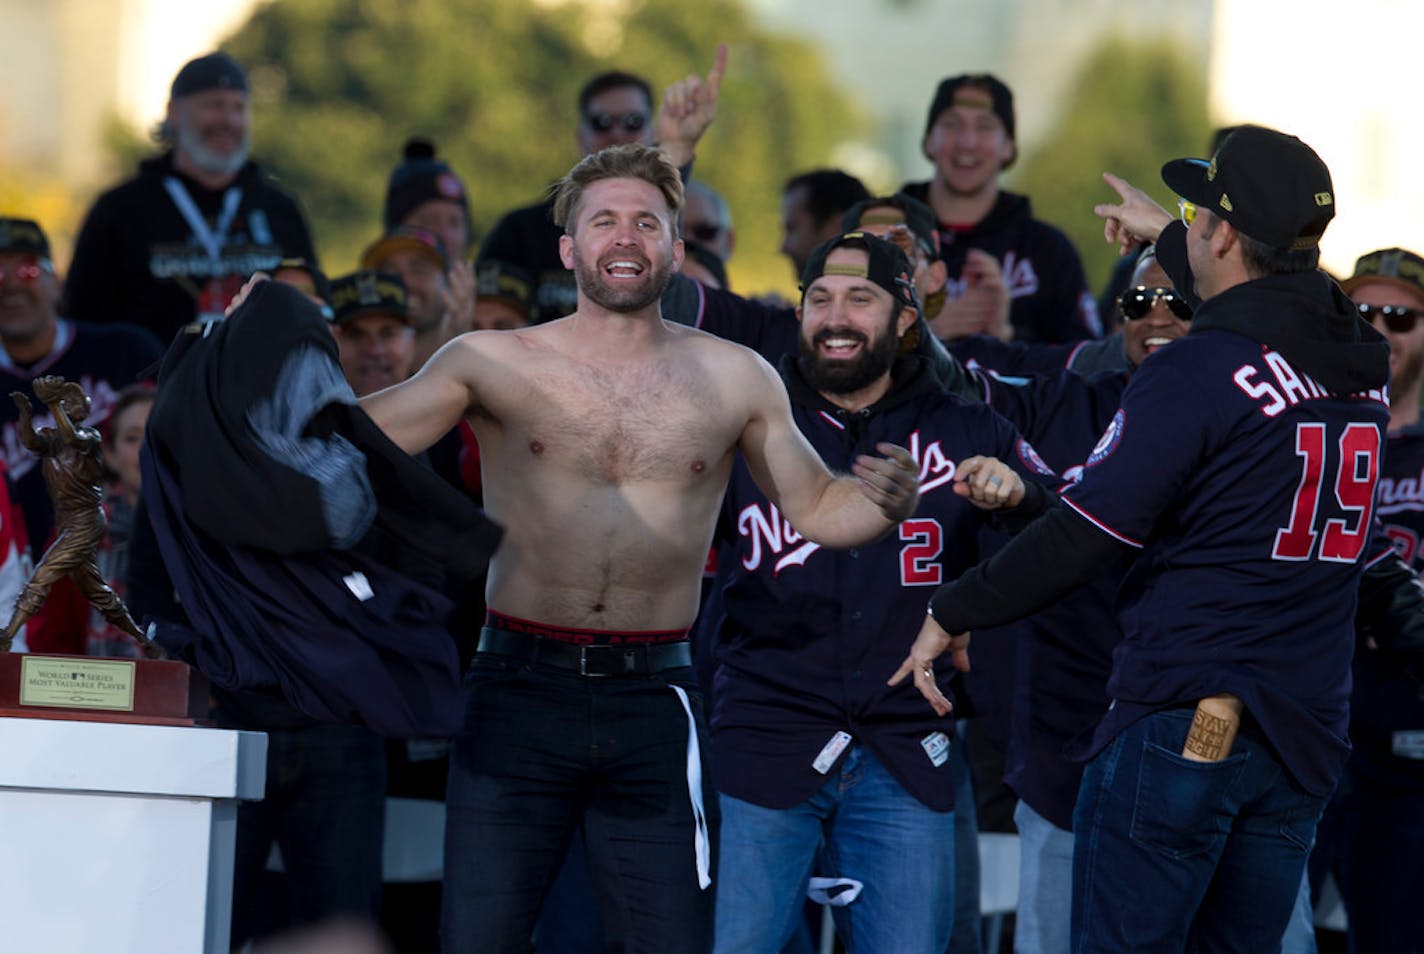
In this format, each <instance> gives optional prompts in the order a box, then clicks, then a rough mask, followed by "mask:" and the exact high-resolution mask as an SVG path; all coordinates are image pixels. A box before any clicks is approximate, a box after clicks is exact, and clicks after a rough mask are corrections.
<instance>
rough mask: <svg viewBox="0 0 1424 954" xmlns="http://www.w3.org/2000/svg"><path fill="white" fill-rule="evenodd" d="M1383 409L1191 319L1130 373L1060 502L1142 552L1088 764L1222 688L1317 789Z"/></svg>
mask: <svg viewBox="0 0 1424 954" xmlns="http://www.w3.org/2000/svg"><path fill="white" fill-rule="evenodd" d="M1302 281H1304V280H1302ZM1248 294H1249V293H1248ZM1257 320H1258V321H1259V320H1260V319H1259V318H1258V319H1257ZM1376 337H1377V336H1376ZM1345 347H1346V345H1344V344H1341V345H1339V346H1338V348H1340V349H1344V348H1345ZM1387 403H1388V402H1387V397H1386V395H1385V393H1384V391H1383V389H1380V390H1374V391H1368V392H1362V393H1359V394H1353V395H1344V396H1337V395H1332V394H1330V393H1328V392H1327V391H1326V390H1325V389H1324V388H1323V387H1322V386H1321V385H1320V384H1318V383H1316V381H1315V380H1313V379H1312V378H1310V377H1309V376H1307V375H1306V374H1304V373H1303V372H1301V371H1299V370H1298V369H1297V368H1296V367H1294V366H1293V365H1292V364H1291V363H1290V362H1288V361H1287V360H1286V359H1285V358H1284V357H1283V356H1282V355H1281V354H1280V353H1279V352H1277V351H1275V350H1272V349H1271V348H1269V347H1267V346H1265V345H1263V344H1260V343H1258V342H1256V341H1253V340H1251V339H1249V338H1247V337H1245V336H1244V335H1241V334H1236V333H1234V332H1230V331H1225V330H1216V329H1214V328H1210V327H1206V326H1204V325H1203V323H1202V322H1195V323H1194V327H1193V329H1192V333H1191V334H1189V335H1188V336H1186V337H1185V338H1182V339H1180V340H1178V341H1175V342H1173V343H1172V345H1171V347H1169V348H1165V349H1163V350H1162V351H1161V352H1159V353H1158V354H1155V355H1153V357H1152V360H1150V361H1147V362H1145V363H1144V364H1143V366H1142V367H1141V368H1140V369H1138V371H1137V373H1136V374H1135V375H1134V377H1133V379H1132V382H1131V383H1130V384H1129V385H1128V388H1127V391H1126V393H1124V395H1123V401H1122V407H1121V408H1120V409H1119V411H1118V412H1117V414H1116V415H1114V417H1113V420H1112V424H1111V425H1110V426H1109V428H1108V430H1107V431H1106V432H1105V433H1104V434H1103V436H1102V438H1101V440H1100V441H1099V442H1098V445H1097V447H1095V448H1094V450H1093V454H1092V456H1091V457H1090V458H1089V462H1088V466H1087V468H1086V470H1085V471H1084V474H1083V479H1082V481H1081V482H1080V483H1078V484H1076V485H1074V486H1073V487H1071V488H1069V489H1068V490H1067V491H1066V492H1065V494H1064V500H1065V501H1066V502H1067V503H1068V505H1069V506H1070V507H1072V508H1073V509H1074V510H1076V511H1077V512H1078V513H1079V514H1081V515H1082V516H1084V517H1086V518H1087V519H1088V520H1090V521H1091V522H1092V523H1094V524H1095V525H1097V526H1098V527H1099V528H1100V529H1101V530H1103V531H1105V532H1107V533H1109V534H1111V535H1112V536H1113V537H1115V538H1116V539H1118V540H1120V541H1122V542H1123V543H1126V544H1129V545H1131V546H1133V547H1140V548H1141V549H1142V552H1141V553H1140V554H1139V556H1138V558H1137V560H1136V562H1135V563H1134V564H1133V567H1132V570H1131V571H1130V572H1129V573H1128V575H1127V577H1126V579H1125V580H1124V582H1123V586H1122V590H1121V592H1120V594H1119V602H1118V608H1119V619H1120V621H1121V624H1122V629H1123V632H1124V634H1125V636H1124V639H1123V642H1122V643H1121V644H1120V645H1119V647H1118V649H1117V650H1116V652H1115V654H1114V666H1113V675H1112V679H1111V680H1110V681H1109V683H1108V691H1109V693H1110V694H1111V695H1112V697H1113V699H1114V704H1113V708H1112V710H1111V711H1110V712H1109V713H1108V715H1107V716H1106V718H1105V719H1104V720H1103V722H1102V723H1101V724H1100V725H1099V728H1098V730H1097V732H1096V733H1095V735H1094V740H1093V745H1092V747H1091V748H1092V750H1093V751H1096V750H1098V749H1100V748H1101V747H1102V746H1103V745H1105V744H1106V743H1107V741H1108V740H1110V739H1111V738H1112V737H1113V736H1114V735H1115V734H1116V733H1117V732H1118V731H1120V730H1121V729H1122V728H1123V727H1125V726H1126V725H1128V724H1130V723H1131V722H1132V721H1134V720H1136V719H1138V718H1140V717H1141V716H1143V715H1145V714H1147V713H1149V712H1152V711H1154V710H1157V709H1160V708H1164V707H1167V706H1172V705H1179V704H1181V705H1185V704H1193V703H1195V702H1196V701H1197V700H1198V699H1200V698H1202V697H1204V696H1208V695H1212V694H1214V693H1219V692H1229V693H1232V694H1234V695H1236V696H1237V697H1239V698H1240V699H1241V700H1242V701H1243V702H1244V703H1245V705H1246V708H1247V709H1248V710H1249V712H1250V714H1251V715H1252V716H1253V717H1254V718H1255V719H1256V721H1257V722H1258V723H1259V724H1260V726H1261V728H1262V729H1263V730H1264V732H1265V733H1266V735H1267V736H1268V737H1269V738H1270V741H1271V743H1272V744H1273V745H1274V746H1275V748H1276V749H1277V750H1278V751H1279V753H1280V756H1281V758H1282V761H1283V762H1284V763H1285V765H1286V767H1287V768H1288V769H1289V771H1290V772H1291V774H1292V775H1294V776H1295V778H1296V779H1297V780H1298V781H1299V782H1300V784H1301V785H1302V786H1303V787H1304V788H1305V789H1306V790H1308V791H1310V792H1311V793H1313V794H1317V795H1326V794H1328V793H1329V792H1330V790H1331V788H1332V787H1333V785H1334V781H1335V778H1336V776H1337V775H1338V774H1339V770H1340V767H1341V766H1342V765H1343V763H1344V760H1345V756H1346V753H1347V751H1348V745H1347V743H1346V742H1345V730H1346V724H1345V723H1346V716H1347V702H1348V697H1349V691H1350V680H1349V665H1350V658H1351V655H1352V651H1353V648H1354V612H1355V603H1356V588H1357V586H1358V583H1359V578H1360V572H1361V569H1362V565H1363V559H1362V557H1363V556H1364V554H1365V544H1366V542H1367V538H1368V535H1369V529H1370V517H1371V511H1372V508H1373V502H1374V490H1375V483H1376V480H1377V478H1378V473H1379V462H1380V454H1381V450H1382V448H1383V443H1384V431H1385V426H1386V423H1387V421H1388V409H1387Z"/></svg>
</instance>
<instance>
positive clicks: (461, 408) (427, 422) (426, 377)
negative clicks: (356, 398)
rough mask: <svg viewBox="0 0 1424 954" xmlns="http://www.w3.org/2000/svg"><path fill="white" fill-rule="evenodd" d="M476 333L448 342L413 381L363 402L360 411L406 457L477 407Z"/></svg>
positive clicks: (478, 346) (478, 357) (478, 356)
mask: <svg viewBox="0 0 1424 954" xmlns="http://www.w3.org/2000/svg"><path fill="white" fill-rule="evenodd" d="M495 333H497V332H474V333H471V334H467V335H462V336H460V337H459V338H456V339H455V340H453V341H451V342H449V343H447V344H446V345H445V346H444V347H442V348H441V349H440V350H439V351H437V352H435V354H434V355H433V356H432V357H431V358H430V360H429V361H427V362H426V363H425V367H423V368H421V369H420V371H419V372H417V373H416V375H415V376H414V377H411V378H408V379H407V380H405V381H402V382H401V383H400V384H396V385H393V386H391V387H388V388H386V389H384V390H382V391H377V392H376V393H375V394H368V395H367V396H366V397H363V398H362V399H361V408H362V409H363V410H364V411H365V412H366V413H367V414H369V415H371V419H372V420H373V421H375V422H376V425H377V426H378V427H380V428H381V430H383V431H385V432H386V436H387V437H389V438H390V439H391V440H392V441H394V442H395V443H396V445H397V446H398V447H400V449H401V450H403V451H405V452H406V453H407V454H418V453H419V452H421V451H423V450H425V449H426V448H427V447H429V446H430V445H431V444H434V443H435V442H436V441H437V440H439V439H440V438H441V437H442V436H443V435H444V434H445V432H446V431H448V430H450V428H452V427H454V426H455V425H457V424H459V423H460V420H461V418H463V417H464V416H465V414H466V412H467V411H468V410H469V409H470V407H471V406H472V405H473V404H474V403H475V400H476V395H475V390H474V382H475V380H476V379H477V377H478V374H479V366H480V364H481V363H482V361H483V360H484V359H483V357H482V352H483V348H482V346H481V344H480V340H479V339H481V338H482V337H484V336H485V335H487V334H495Z"/></svg>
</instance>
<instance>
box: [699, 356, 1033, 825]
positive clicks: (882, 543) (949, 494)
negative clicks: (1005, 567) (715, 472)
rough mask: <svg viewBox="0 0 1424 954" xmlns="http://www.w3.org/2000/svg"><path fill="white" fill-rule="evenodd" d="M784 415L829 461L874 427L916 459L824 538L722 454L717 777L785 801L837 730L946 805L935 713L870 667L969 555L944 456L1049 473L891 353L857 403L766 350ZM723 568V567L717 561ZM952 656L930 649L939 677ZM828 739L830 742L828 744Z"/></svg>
mask: <svg viewBox="0 0 1424 954" xmlns="http://www.w3.org/2000/svg"><path fill="white" fill-rule="evenodd" d="M782 368H783V374H784V375H785V376H786V378H787V385H788V389H789V390H790V393H791V404H792V412H793V415H794V417H795V419H796V423H797V426H798V427H799V428H800V429H801V432H802V433H803V434H805V435H806V437H807V439H808V440H809V441H810V442H811V444H812V445H813V446H814V447H815V449H816V451H817V453H818V454H820V456H821V458H822V459H823V460H824V461H825V462H826V464H827V465H828V466H829V467H831V468H832V469H833V470H838V471H847V470H849V469H850V465H851V463H852V461H853V460H854V459H855V457H856V455H858V454H874V453H876V451H875V445H876V444H877V443H878V442H881V441H889V442H892V443H895V444H898V445H900V446H901V447H904V448H907V449H908V450H909V451H910V453H911V455H913V456H914V458H915V460H916V462H917V463H918V465H919V468H920V503H919V507H918V509H917V510H916V511H915V514H914V516H913V517H911V518H910V519H908V520H905V521H904V522H903V523H901V524H900V525H899V526H898V527H896V528H895V529H894V530H892V531H891V532H890V533H888V534H887V535H886V536H885V537H883V538H881V539H880V540H878V541H876V542H875V543H872V544H868V545H866V546H861V547H857V548H855V549H850V550H828V549H825V548H823V547H821V546H819V545H817V544H815V543H811V542H809V541H806V540H804V539H802V538H801V537H800V536H799V535H798V534H797V533H796V531H795V530H794V529H793V528H792V527H791V525H790V524H789V523H788V522H787V520H786V518H785V517H784V516H782V514H781V513H780V512H779V511H778V510H777V509H776V508H775V507H773V506H772V505H771V503H770V502H769V501H768V500H767V498H766V496H765V495H764V494H762V492H761V490H760V489H759V488H758V487H757V486H756V483H755V482H754V481H753V480H752V477H751V474H750V472H749V471H748V470H747V467H746V464H745V462H743V461H742V460H740V459H738V461H737V463H736V465H735V466H734V467H733V471H732V477H731V481H730V483H729V485H728V490H727V496H726V503H725V507H724V521H723V526H724V529H723V533H724V535H726V534H730V548H729V549H728V550H724V551H723V559H725V560H727V561H728V563H729V564H730V571H731V572H730V579H729V582H728V583H727V585H726V587H725V589H724V590H723V594H722V596H723V613H724V616H723V620H722V625H721V628H720V631H719V633H718V643H717V649H716V654H717V659H718V662H719V663H720V665H719V668H718V670H717V676H716V682H715V686H716V688H715V691H714V706H713V714H712V720H711V722H712V727H713V731H714V732H715V733H716V740H717V744H716V746H715V753H716V757H717V764H718V787H719V788H720V790H721V791H724V792H726V793H727V794H728V795H731V796H733V797H734V798H740V799H742V800H744V801H749V802H753V803H756V804H760V805H765V806H768V807H771V808H787V807H790V806H792V805H795V804H796V803H798V802H800V801H803V800H804V799H806V798H808V797H809V796H810V795H812V794H813V793H814V792H815V791H816V790H817V789H818V788H820V787H821V785H822V784H824V782H825V775H824V774H823V773H824V772H825V771H829V770H830V768H831V766H832V765H833V764H834V760H831V761H830V762H826V763H822V771H819V772H818V771H817V770H816V768H814V767H813V762H816V761H817V756H818V754H820V753H821V752H822V750H823V749H824V748H825V747H826V746H827V744H828V743H829V742H830V741H831V740H832V738H833V737H835V736H836V734H837V733H838V732H845V733H847V734H848V735H849V736H850V737H851V738H853V739H854V740H856V741H858V742H861V743H863V744H865V745H866V746H868V747H869V748H870V749H871V750H872V751H873V752H874V753H875V755H876V757H877V758H879V759H880V760H881V762H882V763H883V764H884V765H885V766H886V767H887V768H888V769H889V771H890V772H891V773H892V774H893V775H894V776H895V777H896V778H897V779H898V780H899V781H900V783H901V784H902V785H903V786H904V787H905V789H906V790H907V791H908V792H910V794H912V795H913V796H914V797H915V798H917V799H918V800H919V801H921V802H923V803H924V804H925V805H927V806H929V807H930V808H933V809H936V810H940V811H944V810H948V809H949V808H951V807H953V804H954V793H953V785H952V784H951V783H950V779H949V775H948V772H949V764H948V748H949V745H948V737H947V733H949V732H952V731H953V723H952V719H951V718H950V717H943V718H941V717H938V716H936V715H935V714H934V712H933V711H931V710H930V709H929V708H928V707H927V706H926V705H925V704H924V699H923V698H922V697H921V696H920V694H919V692H918V690H916V689H915V688H914V686H913V685H911V684H910V683H908V682H906V683H902V684H901V685H900V686H898V687H895V688H890V687H889V686H887V685H886V684H885V683H886V680H887V679H889V677H890V675H891V674H892V673H893V672H894V671H895V669H896V668H897V667H898V666H899V664H900V662H901V661H902V660H903V659H904V658H905V653H906V652H907V651H908V649H909V647H910V645H911V644H912V643H913V642H914V639H915V635H916V634H917V633H918V632H919V628H920V624H921V623H922V622H923V620H924V615H925V606H926V603H927V602H928V600H929V597H930V594H932V593H933V592H934V590H935V587H937V586H939V585H940V584H941V583H943V582H945V581H946V580H949V579H952V578H953V577H954V576H955V575H956V574H958V573H959V572H960V571H961V570H963V569H964V568H966V567H969V566H972V565H973V564H974V563H975V561H976V560H977V558H978V551H977V547H976V544H975V539H976V536H977V534H978V531H979V528H980V527H981V525H982V524H983V522H984V520H985V519H986V514H985V513H984V512H983V511H980V510H978V509H977V508H975V507H974V506H973V505H971V504H970V503H968V502H967V501H966V500H965V499H964V498H962V497H960V496H958V495H957V494H955V492H954V490H953V487H952V483H953V479H954V475H955V467H956V464H957V462H958V461H962V460H964V459H966V458H968V457H971V456H974V455H976V454H984V455H989V456H993V457H998V458H999V459H1000V460H1003V461H1004V462H1005V463H1007V464H1009V465H1010V466H1011V467H1013V468H1014V469H1015V470H1016V471H1018V472H1019V473H1020V474H1021V475H1023V476H1024V477H1025V479H1026V481H1032V480H1033V479H1035V477H1038V478H1039V479H1042V478H1044V477H1051V476H1052V475H1051V473H1050V472H1049V471H1048V468H1047V467H1046V466H1045V465H1044V464H1043V463H1042V461H1041V460H1040V458H1039V457H1038V454H1037V453H1036V452H1035V451H1034V450H1033V448H1032V447H1031V446H1030V445H1029V444H1028V443H1027V442H1025V441H1024V440H1023V439H1022V438H1021V437H1019V436H1018V434H1017V433H1015V431H1014V430H1013V428H1012V427H1011V426H1010V425H1009V424H1008V423H1007V422H1006V421H1004V420H1003V419H1002V418H1001V417H999V416H998V415H997V414H995V413H994V412H993V411H991V410H990V409H989V408H987V407H985V406H983V405H978V404H967V403H964V402H962V401H961V400H959V399H958V398H956V397H953V396H950V395H946V394H944V393H943V392H942V391H941V390H940V388H939V386H938V384H937V383H936V382H935V380H934V378H933V377H932V375H930V374H929V373H928V371H927V369H926V368H925V366H924V365H923V364H922V363H921V362H920V361H919V360H918V359H917V358H913V357H911V358H903V359H901V360H900V361H899V362H898V363H897V364H896V366H895V382H896V383H895V385H894V386H893V387H892V389H891V391H890V392H889V394H887V395H886V396H885V397H884V398H883V399H882V400H881V401H880V402H878V403H877V404H875V405H873V406H871V407H870V408H867V409H865V410H863V411H859V412H854V413H852V412H847V411H843V410H839V409H837V408H836V407H835V406H834V405H832V404H830V403H829V402H827V401H826V400H825V399H824V398H822V397H821V396H820V395H819V394H817V393H816V392H815V391H813V390H811V389H810V387H809V386H807V385H806V384H805V383H804V382H803V381H802V380H801V378H800V375H799V373H798V372H797V371H796V368H795V362H794V361H792V360H787V361H785V362H783V365H782ZM727 569H728V567H727V566H724V567H723V570H724V572H725V571H726V570H727ZM952 672H953V670H952V669H951V668H950V667H949V664H948V660H943V661H941V663H940V664H939V676H938V678H939V681H940V683H941V685H942V686H947V684H948V682H949V679H950V676H951V673H952ZM837 754H838V753H837Z"/></svg>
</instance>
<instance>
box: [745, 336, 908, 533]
mask: <svg viewBox="0 0 1424 954" xmlns="http://www.w3.org/2000/svg"><path fill="white" fill-rule="evenodd" d="M737 373H738V381H737V384H738V388H739V391H740V393H742V394H744V395H745V396H746V400H747V401H748V419H747V424H746V427H745V428H744V430H743V432H742V436H741V440H740V441H739V442H738V447H739V449H740V450H741V452H742V454H743V456H744V457H745V458H746V461H747V466H748V467H749V468H750V469H751V472H752V477H753V478H755V480H756V482H757V486H758V487H760V488H761V489H762V492H763V493H765V494H766V495H767V497H768V499H770V500H771V502H772V503H773V504H775V505H776V507H777V508H778V509H779V510H780V511H781V512H782V513H783V514H784V515H785V516H786V519H787V520H789V521H791V525H792V526H793V527H795V528H796V531H797V532H798V533H800V534H801V535H802V536H804V537H805V538H806V539H808V540H813V541H815V542H816V543H819V544H822V545H823V546H828V547H851V546H857V545H859V544H862V543H867V542H869V541H871V540H874V539H876V538H877V537H879V536H880V535H881V534H883V533H885V532H886V531H887V530H889V529H890V528H891V527H892V526H894V525H895V524H897V523H899V522H900V521H901V520H904V519H905V518H906V517H908V516H910V515H911V514H912V513H914V512H915V506H916V505H917V504H918V503H919V474H918V470H917V468H916V467H915V462H914V460H913V459H912V458H911V457H910V454H909V452H908V451H906V450H905V449H904V448H901V447H897V446H895V445H894V444H879V445H877V447H876V450H878V451H879V452H880V453H881V454H883V455H885V456H883V457H875V456H871V455H868V454H862V455H861V456H859V457H857V458H856V460H855V463H854V464H853V465H852V466H851V473H850V474H848V475H840V476H837V475H835V474H832V473H831V471H830V470H829V469H827V467H826V465H825V464H824V463H823V462H822V461H821V458H820V457H818V456H817V454H816V451H815V449H814V448H812V447H811V445H810V443H809V442H808V441H807V440H806V438H805V437H804V436H803V435H802V434H801V432H800V430H798V429H797V427H796V424H795V422H794V421H793V420H792V418H791V403H790V401H789V399H788V398H787V396H786V388H785V387H784V385H783V384H782V382H781V379H780V378H778V377H777V376H776V373H775V372H774V371H772V369H771V366H770V365H768V364H767V363H766V362H765V361H763V360H761V359H760V358H758V357H756V356H755V355H752V354H750V353H747V354H746V362H745V364H744V366H743V367H741V368H739V369H738V372H737Z"/></svg>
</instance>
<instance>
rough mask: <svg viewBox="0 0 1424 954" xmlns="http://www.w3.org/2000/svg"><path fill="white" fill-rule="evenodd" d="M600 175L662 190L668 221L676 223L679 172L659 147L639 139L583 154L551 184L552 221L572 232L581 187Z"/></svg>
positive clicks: (679, 202) (680, 194)
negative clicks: (637, 182)
mask: <svg viewBox="0 0 1424 954" xmlns="http://www.w3.org/2000/svg"><path fill="white" fill-rule="evenodd" d="M604 179H642V180H643V181H644V182H647V183H649V184H650V185H652V186H654V187H656V188H657V190H658V191H659V192H661V193H662V194H663V199H665V200H666V201H667V205H668V223H669V225H670V226H672V227H674V228H675V227H676V222H677V216H678V213H679V212H680V211H681V210H682V203H683V191H682V176H681V175H680V174H679V173H678V171H677V167H676V166H674V165H673V164H672V162H671V160H669V159H668V157H667V154H666V153H664V152H663V151H662V150H661V149H657V148H655V147H652V146H644V145H640V144H639V143H624V144H623V145H620V146H609V147H608V148H607V149H603V150H600V151H598V152H595V153H594V154H593V155H591V156H584V158H583V159H582V160H581V161H580V162H579V164H578V165H576V166H574V167H573V168H572V169H570V170H569V174H568V175H566V176H564V177H563V178H562V179H560V180H559V184H558V185H557V186H555V187H554V223H555V224H556V225H558V226H559V227H560V228H562V229H563V230H564V231H565V232H567V233H568V234H569V235H572V234H574V223H575V222H576V221H577V219H578V214H579V204H580V203H581V202H582V201H583V191H584V189H586V188H588V187H589V186H590V185H592V184H593V183H595V182H600V181H602V180H604Z"/></svg>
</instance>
